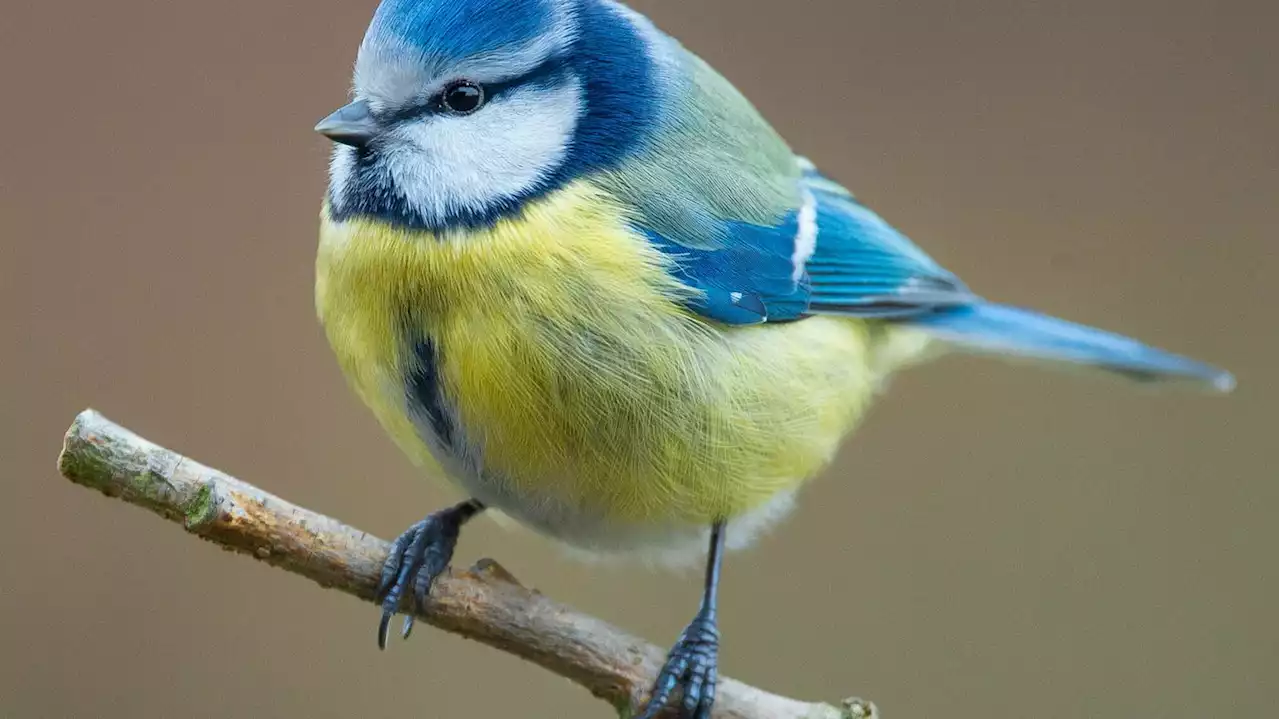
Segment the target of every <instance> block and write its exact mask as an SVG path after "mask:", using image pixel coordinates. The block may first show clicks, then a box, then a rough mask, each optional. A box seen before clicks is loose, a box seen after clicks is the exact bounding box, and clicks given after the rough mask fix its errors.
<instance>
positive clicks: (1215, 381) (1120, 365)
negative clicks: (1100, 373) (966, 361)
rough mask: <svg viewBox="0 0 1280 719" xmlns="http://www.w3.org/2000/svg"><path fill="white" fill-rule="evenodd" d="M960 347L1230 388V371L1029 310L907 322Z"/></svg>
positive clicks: (978, 307) (967, 310) (993, 309)
mask: <svg viewBox="0 0 1280 719" xmlns="http://www.w3.org/2000/svg"><path fill="white" fill-rule="evenodd" d="M907 323H908V324H911V325H913V326H916V327H919V328H920V329H923V330H925V331H927V332H929V333H930V334H932V335H934V336H936V337H938V338H939V339H942V340H946V341H948V342H952V343H954V344H957V345H960V346H962V347H967V348H970V349H974V350H978V351H983V352H990V353H994V354H1007V355H1015V356H1021V357H1030V358H1035V359H1045V360H1058V361H1064V362H1074V363H1077V364H1083V365H1090V366H1095V367H1099V368H1102V369H1106V370H1110V371H1113V372H1118V373H1121V374H1124V375H1128V376H1131V377H1135V378H1138V379H1178V378H1181V379H1189V380H1193V381H1197V382H1201V383H1204V384H1207V385H1209V386H1211V387H1213V388H1214V389H1216V390H1218V391H1220V392H1229V391H1231V389H1232V388H1233V387H1235V379H1234V378H1233V377H1232V376H1231V374H1230V373H1228V372H1226V371H1224V370H1221V369H1218V368H1217V367H1212V366H1210V365H1207V364H1204V363H1201V362H1197V361H1195V360H1192V359H1188V358H1186V357H1180V356H1178V355H1175V354H1172V353H1169V352H1165V351H1163V350H1159V349H1156V348H1154V347H1148V346H1147V345H1144V344H1142V343H1141V342H1138V341H1137V340H1134V339H1130V338H1128V337H1124V336H1121V335H1117V334H1113V333H1111V332H1106V331H1104V330H1100V329H1095V328H1093V327H1086V326H1085V325H1079V324H1075V323H1073V322H1067V321H1066V320H1060V319H1057V318H1054V317H1049V316H1048V315H1043V314H1040V313H1038V312H1032V311H1030V310H1023V309H1018V308H1016V307H1007V306H1004V305H996V304H989V303H978V304H973V305H964V306H959V307H950V308H944V309H939V310H936V311H934V312H931V313H928V314H923V315H917V316H915V317H912V318H911V319H910V320H907Z"/></svg>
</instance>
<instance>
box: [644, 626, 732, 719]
mask: <svg viewBox="0 0 1280 719" xmlns="http://www.w3.org/2000/svg"><path fill="white" fill-rule="evenodd" d="M719 651H720V632H719V630H718V629H717V628H716V617H715V613H714V612H707V611H702V612H699V613H698V616H697V617H695V618H694V620H693V621H692V622H690V623H689V626H688V627H686V628H685V630H684V631H683V632H682V633H681V634H680V639H678V640H677V641H676V644H675V646H674V647H672V648H671V652H670V653H669V654H667V661H666V663H665V664H663V665H662V670H661V671H660V672H658V678H657V680H655V681H654V683H653V691H652V692H651V693H650V695H649V701H648V703H647V704H645V706H644V709H643V710H641V712H640V714H639V715H637V716H636V719H654V717H657V716H658V714H659V713H660V712H661V711H662V710H663V709H664V708H665V707H666V706H667V702H668V701H669V700H670V699H671V695H672V694H673V693H674V692H675V689H676V687H677V686H679V687H681V688H682V690H683V692H682V697H681V702H680V712H679V715H678V716H679V717H680V718H681V719H710V717H711V707H712V705H713V704H714V703H715V700H716V679H717V675H718V670H717V658H718V656H719Z"/></svg>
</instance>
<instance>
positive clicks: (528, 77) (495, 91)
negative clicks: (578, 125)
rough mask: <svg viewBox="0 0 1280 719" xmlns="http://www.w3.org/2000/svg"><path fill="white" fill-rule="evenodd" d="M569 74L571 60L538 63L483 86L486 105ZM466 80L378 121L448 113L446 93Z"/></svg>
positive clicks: (386, 112)
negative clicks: (518, 90)
mask: <svg viewBox="0 0 1280 719" xmlns="http://www.w3.org/2000/svg"><path fill="white" fill-rule="evenodd" d="M568 72H569V62H568V58H566V57H564V56H561V55H553V56H551V57H548V58H547V59H545V60H543V61H542V62H540V63H538V64H537V65H535V66H534V67H533V68H531V69H530V70H529V71H528V72H526V73H523V74H521V75H517V76H516V77H512V78H508V79H506V80H502V81H500V82H491V83H483V84H480V85H479V87H480V89H481V91H482V92H483V93H484V103H485V104H488V103H490V102H493V101H494V100H495V99H497V98H499V97H502V96H503V95H505V94H507V93H509V92H511V91H512V90H516V89H519V88H522V87H537V86H545V87H553V86H554V85H556V84H557V82H558V81H560V80H562V79H563V78H564V76H565V75H566V74H567V73H568ZM463 80H464V78H459V79H458V80H453V81H450V82H449V83H447V84H446V85H445V87H444V89H443V90H441V92H439V93H436V94H435V95H434V96H433V97H431V98H430V99H428V100H426V101H422V100H419V101H417V102H412V103H410V104H407V105H404V106H402V107H399V108H396V109H394V110H384V111H383V112H381V113H379V117H378V120H379V121H380V122H382V123H384V124H393V123H396V122H403V121H405V120H414V119H418V118H421V117H423V116H425V115H435V114H443V113H447V112H448V108H446V107H445V105H444V103H443V101H442V93H443V92H445V91H447V90H448V89H449V88H451V87H453V86H454V85H455V83H457V82H459V81H463Z"/></svg>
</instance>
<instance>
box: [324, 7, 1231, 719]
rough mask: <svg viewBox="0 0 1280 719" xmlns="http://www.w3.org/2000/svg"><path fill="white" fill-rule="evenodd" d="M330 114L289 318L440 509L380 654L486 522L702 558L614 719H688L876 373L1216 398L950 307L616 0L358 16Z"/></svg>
mask: <svg viewBox="0 0 1280 719" xmlns="http://www.w3.org/2000/svg"><path fill="white" fill-rule="evenodd" d="M350 100H351V101H350V102H349V103H348V104H346V105H344V106H342V107H341V108H340V109H338V110H337V111H335V112H333V113H332V114H331V115H329V116H328V117H326V118H324V119H323V120H322V121H321V122H320V123H319V124H318V125H317V126H316V128H315V129H316V130H317V131H318V132H319V133H321V134H322V135H324V136H326V137H327V138H328V139H329V140H331V141H332V143H331V144H332V155H331V159H330V165H329V184H328V189H327V192H326V193H325V196H324V199H323V203H322V209H321V212H320V241H319V248H318V252H317V257H316V282H315V301H316V311H317V314H318V317H319V320H320V324H321V325H322V327H323V330H324V332H325V335H326V337H327V339H328V342H329V344H330V345H331V348H332V350H333V352H334V354H335V355H336V358H337V361H338V364H339V366H340V367H341V370H342V372H343V374H344V375H345V377H346V379H347V381H348V384H349V385H350V386H351V388H352V389H353V390H354V392H355V393H356V394H357V395H358V396H359V397H360V399H362V400H363V402H364V403H365V404H367V405H368V407H369V408H370V409H371V410H372V413H373V414H374V416H375V417H376V419H377V421H378V422H379V423H380V424H381V425H382V427H383V428H384V429H385V430H386V432H387V433H388V434H389V436H390V437H391V438H392V439H393V440H394V442H395V443H396V444H397V445H398V447H399V448H400V449H401V450H402V451H403V452H404V453H405V454H406V455H407V456H408V457H409V459H410V460H412V462H413V463H414V464H415V465H417V466H418V467H420V468H421V469H422V471H423V473H424V474H429V475H432V476H439V477H443V478H445V479H447V480H448V481H449V482H451V483H452V485H453V486H454V487H455V488H456V489H458V490H460V492H461V493H462V494H464V496H466V497H467V499H466V500H465V501H462V502H460V503H458V504H456V505H453V506H449V507H446V508H443V509H439V510H436V511H433V512H431V513H429V514H427V516H426V517H425V518H424V519H423V520H421V521H419V522H417V523H415V524H413V525H412V526H411V527H410V528H409V529H408V530H407V531H405V532H404V533H403V534H401V535H400V536H399V537H398V538H397V539H396V540H395V541H394V542H393V543H392V545H391V549H390V553H389V555H388V557H387V559H386V562H385V564H384V566H383V568H382V573H381V581H380V585H379V589H378V597H379V599H380V601H381V610H382V613H381V618H380V621H379V624H378V634H377V638H378V644H379V646H380V647H383V648H385V646H386V643H387V636H388V632H389V623H390V621H391V619H392V618H393V616H394V615H396V614H398V613H400V612H401V609H402V606H401V605H402V603H404V602H414V603H416V606H417V607H418V608H419V609H420V608H421V607H422V606H424V601H425V597H426V596H427V594H428V592H429V591H430V589H431V585H432V582H433V581H434V580H435V579H436V577H438V576H439V575H440V574H441V573H442V572H443V571H445V569H446V568H447V567H448V565H449V562H450V560H451V558H452V555H453V552H454V549H455V546H456V544H457V541H458V536H459V533H460V531H461V529H462V527H463V526H464V525H465V524H466V523H467V522H469V521H470V520H471V519H473V518H475V517H476V516H478V515H481V514H482V513H485V512H490V513H494V514H497V515H501V516H506V517H509V518H512V519H514V520H515V521H516V522H517V523H518V524H521V525H524V526H526V527H529V528H531V529H532V530H534V531H535V532H537V533H540V534H542V535H546V536H548V537H550V538H551V539H553V540H555V541H556V542H558V543H560V544H562V545H564V546H566V547H569V548H572V549H573V550H574V551H575V552H576V553H582V554H586V555H590V556H597V557H606V558H619V559H625V558H642V559H647V560H649V561H654V562H658V563H663V564H673V565H679V564H685V565H689V564H694V565H697V564H698V563H703V564H702V566H703V567H705V575H704V578H705V581H704V586H703V596H702V600H701V602H700V604H699V606H698V608H697V610H696V612H695V613H694V615H693V618H692V620H691V621H690V623H689V624H688V626H687V627H686V628H685V630H684V631H683V632H682V633H681V634H680V635H679V637H678V638H677V640H676V641H675V643H674V645H673V647H672V648H671V650H670V652H669V654H668V655H667V658H666V661H665V663H664V664H663V666H662V668H661V670H660V672H659V674H658V676H657V679H656V680H655V681H654V683H653V686H652V688H651V691H650V694H649V697H648V699H647V701H646V702H645V703H644V704H643V705H642V706H641V708H640V710H639V714H638V715H637V716H639V717H642V718H645V719H647V718H651V717H654V716H657V715H658V714H659V713H661V712H662V711H665V710H666V709H667V708H668V707H670V708H671V709H672V710H673V711H675V712H678V713H679V715H680V716H684V717H688V718H690V719H702V718H705V717H709V716H710V715H711V711H712V707H713V706H714V702H715V694H716V682H717V677H718V668H717V665H718V658H719V638H720V635H719V628H718V622H717V608H718V596H719V591H718V590H719V580H720V574H721V566H722V563H723V560H724V556H725V554H726V553H727V552H728V551H730V550H737V549H740V548H742V547H745V546H747V545H749V544H750V543H751V541H752V540H753V539H754V538H755V537H757V536H759V535H760V534H761V533H762V532H764V531H766V530H768V529H769V528H771V527H772V526H774V525H775V524H777V523H778V522H779V521H781V519H782V518H783V517H785V516H786V514H787V513H788V511H789V510H790V509H791V508H792V507H793V505H794V504H795V496H796V493H797V491H798V489H799V488H800V487H801V486H802V485H803V484H805V483H806V481H807V480H810V479H812V478H813V477H814V476H815V475H818V474H819V473H820V472H821V471H822V470H823V469H824V468H825V467H826V466H827V465H828V463H829V462H830V460H831V459H832V457H833V455H834V454H835V452H836V451H837V449H838V448H839V447H840V446H841V443H842V441H843V440H844V439H845V438H846V437H847V436H849V435H850V434H851V433H852V432H853V430H854V429H855V428H856V427H857V425H858V424H859V421H860V420H861V418H862V417H863V415H864V414H865V412H866V410H867V408H868V406H869V405H870V403H871V402H872V401H873V400H874V399H875V398H877V397H878V396H879V395H880V394H882V392H883V390H884V388H885V386H886V383H887V381H888V379H889V377H890V376H891V375H893V374H894V373H896V372H898V371H900V370H903V369H905V368H907V367H911V366H914V365H917V364H920V363H922V362H924V361H925V360H930V359H933V358H935V357H937V356H940V355H942V354H947V353H948V352H951V351H969V352H974V353H978V354H985V355H991V356H995V357H1007V358H1023V359H1030V360H1036V361H1041V362H1057V363H1064V364H1068V365H1077V366H1084V367H1090V368H1095V369H1098V370H1102V371H1104V372H1110V373H1112V374H1116V375H1121V376H1123V377H1126V378H1129V379H1134V380H1141V381H1145V382H1148V383H1151V382H1157V381H1163V380H1182V381H1183V383H1184V384H1190V385H1196V386H1200V387H1204V388H1207V389H1210V390H1216V391H1220V392H1225V391H1229V390H1230V389H1231V388H1232V387H1233V386H1234V380H1233V378H1232V376H1231V375H1230V374H1229V373H1228V372H1226V371H1224V370H1221V369H1217V368H1215V367H1213V366H1210V365H1208V364H1204V363H1201V362H1198V361H1195V360H1192V359H1188V358H1185V357H1182V356H1179V355H1175V354H1171V353H1168V352H1165V351H1163V350H1160V349H1156V348H1153V347H1150V346H1147V345H1145V344H1142V343H1140V342H1139V341H1137V340H1133V339H1129V338H1127V337H1123V336H1120V335H1117V334H1113V333H1110V332H1107V331H1104V330H1101V329H1095V328H1091V327H1087V326H1083V325H1080V324H1075V323H1072V322H1069V321H1066V320H1061V319H1056V318H1053V317H1050V316H1047V315H1044V314H1041V313H1038V312H1035V311H1032V310H1029V309H1022V308H1019V307H1015V306H1011V305H1005V304H998V303H995V302H992V301H988V300H987V299H985V298H984V297H982V296H981V295H979V294H976V293H975V291H974V290H971V289H970V288H969V287H968V286H967V285H966V284H965V283H964V282H962V281H961V280H960V279H959V278H958V277H957V276H956V275H955V274H953V273H952V272H950V271H948V270H947V269H945V268H944V267H942V266H941V265H940V264H939V263H938V262H936V261H935V260H934V259H932V258H931V257H930V256H929V255H928V254H926V253H925V252H924V251H923V250H922V249H920V247H918V246H917V245H916V244H914V243H913V242H912V241H911V240H909V239H907V237H906V236H905V235H903V234H902V233H901V232H899V231H898V230H896V229H895V228H894V227H892V226H891V225H890V224H888V223H887V222H886V221H885V220H884V219H882V218H881V217H880V216H879V215H877V214H876V213H875V212H874V211H872V210H871V209H870V208H869V207H868V206H867V205H866V204H864V203H863V202H862V201H861V200H860V199H858V198H857V197H855V196H854V195H853V194H852V193H851V192H850V191H849V190H847V189H846V188H845V187H844V186H843V185H841V184H840V183H839V182H837V181H836V180H834V179H832V178H831V177H829V176H828V175H827V174H825V173H824V172H822V171H821V170H820V169H819V168H818V167H817V165H816V164H815V163H814V162H812V161H810V160H809V159H806V158H805V157H803V156H801V155H799V154H797V153H796V152H795V151H794V150H793V149H792V148H791V146H790V145H789V144H788V143H787V142H786V141H785V140H784V139H783V138H782V137H781V136H780V135H779V134H778V133H777V131H775V130H774V129H773V127H772V126H771V125H770V124H769V123H768V121H767V120H765V119H764V117H763V116H762V115H761V114H760V112H759V111H758V110H757V109H756V108H755V107H754V105H752V104H751V102H750V101H749V100H747V99H746V98H745V97H744V96H743V95H742V94H741V93H740V92H739V91H738V90H737V89H736V88H735V87H734V86H733V85H732V84H731V83H730V82H729V81H728V80H726V79H725V78H724V77H723V76H722V75H720V74H719V73H718V72H717V71H716V70H714V69H713V68H712V67H711V66H710V65H709V64H708V63H706V62H705V61H704V60H702V59H701V58H700V57H699V56H698V55H696V54H695V53H694V52H692V51H691V50H689V49H686V48H685V47H684V46H683V45H682V44H681V43H680V42H679V41H678V40H676V39H674V38H673V37H672V36H670V35H668V34H666V33H664V32H663V31H661V30H659V29H658V28H657V27H656V26H655V25H654V24H653V23H652V22H651V21H650V20H649V19H647V18H646V17H645V16H643V15H641V14H640V13H638V12H636V11H634V10H632V9H630V8H628V7H627V6H625V5H623V4H620V3H618V2H615V1H614V0H382V2H381V3H380V4H379V5H378V6H377V8H376V10H375V11H374V14H373V17H372V20H371V21H370V23H369V26H368V28H367V30H366V32H365V35H364V37H363V40H362V41H361V43H360V45H359V49H358V52H357V54H356V59H355V63H354V72H353V79H352V89H351V94H350ZM406 614H407V618H406V619H405V621H404V626H403V629H402V633H403V635H404V636H405V637H408V635H409V633H410V631H411V629H412V627H413V616H412V612H406Z"/></svg>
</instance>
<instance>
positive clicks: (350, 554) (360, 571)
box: [58, 410, 876, 719]
mask: <svg viewBox="0 0 1280 719" xmlns="http://www.w3.org/2000/svg"><path fill="white" fill-rule="evenodd" d="M58 469H59V471H61V472H62V474H63V475H64V476H65V477H67V478H68V479H70V480H71V481H73V482H75V483H77V484H80V485H83V486H85V487H92V488H94V489H97V490H99V491H101V492H102V493H103V494H105V495H107V496H108V497H115V498H118V499H123V500H124V501H126V502H129V503H130V504H136V505H138V506H139V507H144V508H146V509H149V510H151V511H152V512H155V513H156V514H158V515H160V516H162V517H164V518H166V519H168V520H170V521H173V522H178V523H181V524H182V526H183V527H184V528H186V530H187V531H188V532H190V533H191V534H194V535H196V536H198V537H202V538H204V539H207V540H209V541H212V542H214V543H216V544H219V545H221V546H223V547H225V548H227V549H232V550H235V551H238V552H242V553H244V554H248V555H250V556H253V557H257V558H258V559H260V560H262V561H264V562H267V563H268V564H271V565H274V566H277V567H281V568H283V569H286V570H288V571H290V572H293V573H294V574H300V575H302V576H304V577H307V578H309V579H312V580H314V581H315V582H317V583H318V584H320V586H323V587H332V588H334V589H339V590H341V591H343V592H346V593H347V594H351V595H354V596H356V597H359V598H361V599H363V600H365V601H373V595H374V590H375V587H376V586H377V581H378V574H379V570H380V568H381V566H382V560H383V558H384V557H386V554H387V550H388V545H387V543H386V542H384V541H382V540H381V539H378V538H377V537H374V536H371V535H369V534H367V533H365V532H361V531H360V530H358V529H355V528H353V527H349V526H347V525H345V524H343V523H342V522H339V521H337V520H336V519H332V518H330V517H326V516H324V515H322V514H317V513H316V512H312V511H310V510H307V509H304V508H302V507H299V506H297V505H294V504H291V503H289V502H287V501H285V500H283V499H280V498H279V497H276V496H274V495H272V494H269V493H267V492H264V491H262V490H261V489H258V488H257V487H254V486H253V485H250V484H247V483H245V482H242V481H240V480H238V479H235V478H234V477H230V476H228V475H226V474H223V473H222V472H219V471H218V470H216V469H211V468H209V467H206V466H204V465H202V464H200V463H198V462H196V461H194V460H191V459H188V458H186V457H183V456H181V455H179V454H177V453H176V452H172V451H170V450H167V449H165V448H163V447H160V446H158V445H155V444H153V443H151V442H149V441H147V440H145V439H143V438H141V437H139V436H137V435H136V434H134V433H132V432H130V431H129V430H127V429H125V428H123V427H121V426H119V425H117V424H115V423H114V422H112V421H110V420H108V419H107V418H105V417H103V416H102V415H101V414H98V413H97V412H95V411H93V410H85V411H84V412H82V413H81V414H80V416H78V417H76V420H75V422H74V423H73V424H72V425H71V428H70V429H69V430H68V431H67V436H66V440H65V442H64V444H63V448H62V454H61V455H60V456H59V457H58ZM418 618H419V619H421V620H422V621H425V622H427V623H428V624H431V625H433V626H435V627H438V628H440V629H443V630H445V631H449V632H453V633H455V634H459V635H461V636H464V637H467V638H469V639H474V640H476V641H479V642H483V643H485V644H488V645H490V646H492V647H495V648H497V649H501V650H502V651H505V652H510V653H511V654H514V655H516V656H519V657H523V658H524V659H527V660H529V661H531V662H534V663H535V664H538V665H539V666H542V667H544V668H546V669H549V670H551V671H553V672H555V673H556V674H559V675H561V676H563V677H567V678H569V679H572V680H573V681H575V682H577V683H578V684H581V685H582V686H584V687H586V688H587V690H588V691H590V692H591V693H592V694H594V695H595V696H597V697H600V698H601V699H604V700H605V701H607V702H609V703H610V704H612V705H613V706H614V707H615V708H616V709H617V711H618V712H619V713H620V714H621V715H623V716H631V715H632V714H634V712H635V711H636V709H637V707H640V706H642V703H643V699H644V698H645V696H646V693H647V691H648V688H649V686H650V684H651V683H652V681H653V678H654V676H655V675H656V674H657V670H658V668H659V667H660V666H661V664H662V661H663V658H664V655H665V652H664V651H663V650H662V649H659V648H658V647H655V646H653V645H651V644H648V643H647V642H644V641H642V640H640V639H637V638H635V637H632V636H630V635H628V634H626V633H625V632H622V631H621V630H619V629H616V628H614V627H613V626H611V625H609V624H607V623H605V622H603V621H601V620H599V619H596V618H594V617H590V616H587V615H585V614H582V613H581V612H578V611H576V610H574V609H572V608H571V607H568V606H565V605H563V604H560V603H557V602H555V601H553V600H551V599H549V598H547V597H545V596H543V595H542V594H539V593H538V592H535V591H531V590H529V589H526V588H524V587H522V586H520V584H519V583H518V582H516V580H515V578H514V577H512V576H511V574H510V573H508V572H507V571H506V570H504V569H503V568H502V567H501V566H500V565H498V564H497V563H496V562H493V561H492V560H487V559H486V560H481V561H480V562H478V563H477V564H476V565H475V566H473V567H471V568H470V569H468V570H467V571H465V572H450V573H447V574H446V575H445V576H442V577H440V579H439V580H438V581H437V582H436V583H435V586H434V587H433V588H432V590H431V596H430V599H429V601H428V602H427V607H426V611H425V612H424V613H422V614H421V615H420V616H419V617H418ZM875 715H876V710H875V706H874V705H872V704H871V703H870V702H866V701H863V700H860V699H846V700H845V701H844V702H842V703H841V706H839V707H837V706H834V705H831V704H823V703H814V702H803V701H798V700H795V699H789V698H786V697H782V696H778V695H776V694H771V693H769V692H766V691H764V690H762V689H757V688H755V687H752V686H748V685H746V684H743V683H741V682H736V681H733V680H732V679H722V680H721V681H720V685H719V692H718V699H717V702H716V711H715V716H716V717H718V718H720V719H730V718H733V719H855V718H858V719H862V718H869V717H874V716H875Z"/></svg>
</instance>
